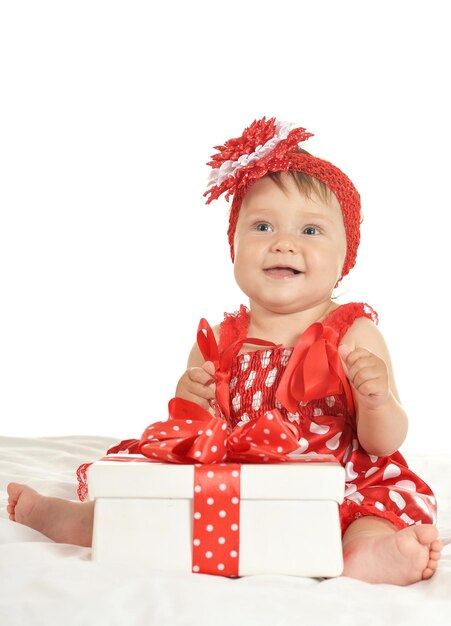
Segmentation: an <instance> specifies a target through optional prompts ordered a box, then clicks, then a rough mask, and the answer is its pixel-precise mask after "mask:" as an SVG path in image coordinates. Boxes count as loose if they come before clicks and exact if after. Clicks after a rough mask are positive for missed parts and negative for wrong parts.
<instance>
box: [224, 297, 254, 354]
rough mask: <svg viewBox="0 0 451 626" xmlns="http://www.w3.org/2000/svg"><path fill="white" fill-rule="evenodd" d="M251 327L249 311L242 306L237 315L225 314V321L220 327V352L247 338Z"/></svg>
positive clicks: (236, 312)
mask: <svg viewBox="0 0 451 626" xmlns="http://www.w3.org/2000/svg"><path fill="white" fill-rule="evenodd" d="M248 326H249V309H248V308H247V307H245V306H244V304H242V305H241V306H240V310H239V311H235V313H224V320H223V321H222V322H221V324H220V326H219V346H218V347H219V352H222V351H223V350H224V349H225V348H227V346H230V344H231V343H233V342H234V341H238V340H239V339H244V338H245V337H246V336H247V329H248Z"/></svg>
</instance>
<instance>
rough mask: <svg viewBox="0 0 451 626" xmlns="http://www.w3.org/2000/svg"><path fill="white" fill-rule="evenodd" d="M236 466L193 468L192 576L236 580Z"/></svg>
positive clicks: (237, 506) (237, 546)
mask: <svg viewBox="0 0 451 626" xmlns="http://www.w3.org/2000/svg"><path fill="white" fill-rule="evenodd" d="M240 471H241V468H240V466H239V465H236V464H233V463H227V464H226V463H218V464H215V465H196V466H195V468H194V498H193V560H192V565H193V572H201V573H203V574H214V575H218V574H219V575H221V576H232V577H235V576H238V574H239V551H240V531H239V528H240Z"/></svg>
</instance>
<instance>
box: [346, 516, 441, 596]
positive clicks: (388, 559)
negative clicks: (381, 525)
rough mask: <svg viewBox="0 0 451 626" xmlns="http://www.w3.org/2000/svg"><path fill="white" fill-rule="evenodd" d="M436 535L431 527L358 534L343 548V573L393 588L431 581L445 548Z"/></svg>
mask: <svg viewBox="0 0 451 626" xmlns="http://www.w3.org/2000/svg"><path fill="white" fill-rule="evenodd" d="M437 534H438V533H437V529H436V528H435V527H434V526H431V525H430V524H424V525H421V524H416V525H414V526H409V527H408V528H404V529H403V530H399V531H393V532H388V533H377V534H370V533H368V534H365V533H361V534H357V535H356V536H355V538H351V539H350V541H349V543H347V544H346V545H345V547H344V550H343V555H344V562H345V567H344V571H343V574H344V576H350V577H351V578H358V579H359V580H364V581H366V582H370V583H389V584H392V585H409V584H411V583H415V582H418V581H419V580H424V579H426V578H430V577H431V576H432V575H433V574H434V573H435V570H436V569H437V565H438V560H439V559H440V552H441V549H442V547H443V546H442V542H441V541H440V540H439V539H438V538H437Z"/></svg>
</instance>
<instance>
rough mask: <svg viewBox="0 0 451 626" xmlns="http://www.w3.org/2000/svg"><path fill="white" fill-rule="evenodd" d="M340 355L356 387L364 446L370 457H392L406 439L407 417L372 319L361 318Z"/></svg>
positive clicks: (354, 387)
mask: <svg viewBox="0 0 451 626" xmlns="http://www.w3.org/2000/svg"><path fill="white" fill-rule="evenodd" d="M339 353H340V356H341V358H342V360H343V362H344V364H345V366H346V370H347V375H348V378H349V380H350V382H351V386H352V392H353V397H354V402H355V405H356V421H357V436H358V438H359V441H360V443H361V444H362V446H363V447H364V448H365V450H366V451H367V452H368V453H369V454H375V455H377V456H385V455H388V454H392V453H393V452H395V451H396V450H397V449H398V448H399V447H400V445H401V444H402V443H403V441H404V439H405V438H406V434H407V415H406V413H405V411H404V409H403V408H402V406H401V403H400V400H399V395H398V391H397V389H396V384H395V379H394V374H393V368H392V364H391V359H390V354H389V352H388V348H387V346H386V344H385V341H384V338H383V336H382V334H381V333H380V331H379V330H378V328H377V327H376V326H375V324H373V322H371V321H370V320H369V319H367V318H359V319H358V320H356V321H355V322H354V324H353V325H352V326H351V328H350V329H349V330H348V332H347V333H346V335H345V336H344V337H343V341H342V344H341V346H340V349H339Z"/></svg>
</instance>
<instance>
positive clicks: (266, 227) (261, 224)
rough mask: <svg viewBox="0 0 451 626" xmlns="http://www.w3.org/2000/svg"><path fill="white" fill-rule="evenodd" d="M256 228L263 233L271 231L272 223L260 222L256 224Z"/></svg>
mask: <svg viewBox="0 0 451 626" xmlns="http://www.w3.org/2000/svg"><path fill="white" fill-rule="evenodd" d="M255 230H258V231H260V232H262V233H269V232H270V231H271V230H272V228H271V225H270V224H268V223H267V222H259V223H258V224H256V225H255Z"/></svg>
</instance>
